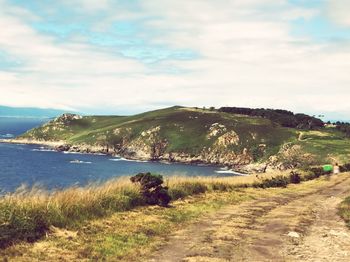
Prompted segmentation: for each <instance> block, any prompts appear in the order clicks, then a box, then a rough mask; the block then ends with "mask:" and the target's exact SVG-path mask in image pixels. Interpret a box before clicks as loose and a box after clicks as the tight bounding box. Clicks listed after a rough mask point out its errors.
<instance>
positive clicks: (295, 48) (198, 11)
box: [0, 0, 350, 113]
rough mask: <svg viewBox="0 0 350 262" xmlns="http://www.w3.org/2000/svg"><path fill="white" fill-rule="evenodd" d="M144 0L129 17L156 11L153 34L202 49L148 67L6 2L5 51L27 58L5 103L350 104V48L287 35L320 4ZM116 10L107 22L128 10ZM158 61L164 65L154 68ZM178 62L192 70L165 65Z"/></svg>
mask: <svg viewBox="0 0 350 262" xmlns="http://www.w3.org/2000/svg"><path fill="white" fill-rule="evenodd" d="M92 2H94V3H95V4H98V1H92ZM86 3H87V2H86ZM141 3H142V7H141V10H142V12H136V11H135V12H134V13H131V14H130V17H133V18H135V17H139V18H141V17H146V16H147V17H156V18H157V19H153V20H149V21H148V22H147V23H146V24H145V27H146V28H148V29H149V30H156V32H161V33H158V34H157V35H156V37H155V38H154V39H152V41H153V43H156V44H164V45H166V46H170V47H172V48H174V49H177V48H181V49H191V50H194V51H196V52H197V53H198V54H199V58H197V59H194V60H188V61H176V60H167V61H163V62H160V63H159V64H157V65H155V66H153V67H149V66H146V65H144V64H142V63H141V62H138V61H137V60H131V59H127V58H125V57H117V56H115V55H111V54H109V53H108V50H103V49H98V48H97V47H94V46H90V45H88V44H84V43H82V42H79V41H76V42H68V43H65V44H62V43H57V42H55V39H54V38H53V37H52V36H51V37H50V36H44V35H40V34H39V33H38V32H36V31H34V30H33V29H32V28H31V27H30V26H28V24H26V23H25V22H24V20H23V14H27V13H26V11H23V10H21V9H18V8H17V9H13V8H12V9H11V10H12V11H11V12H6V8H4V9H1V10H0V27H1V28H4V30H1V31H0V50H1V49H5V50H6V51H8V53H10V54H13V55H14V56H16V57H21V59H22V60H23V61H24V67H23V68H20V69H18V70H16V71H14V72H13V71H12V72H1V71H0V83H1V86H0V89H1V96H0V104H7V105H15V106H19V105H23V106H38V105H40V106H42V107H58V108H76V109H78V110H79V108H89V107H90V108H98V107H100V108H101V111H102V110H103V108H104V107H108V108H112V107H116V108H127V107H130V108H138V109H139V108H142V107H144V108H149V107H157V106H158V105H160V104H169V103H172V104H184V105H197V106H201V105H207V106H209V105H214V106H224V105H237V106H256V107H279V108H287V109H292V110H295V111H299V112H300V111H318V112H324V111H334V110H336V109H337V108H338V109H339V110H342V111H344V112H348V113H350V105H349V104H348V103H346V98H347V97H350V90H349V89H348V86H349V84H350V77H349V76H348V72H349V62H348V61H350V52H349V50H348V49H347V48H345V47H337V48H334V47H332V46H328V45H326V44H322V45H321V44H317V43H313V42H312V41H310V39H300V38H296V37H293V36H291V35H290V24H289V20H290V19H295V18H298V17H303V18H306V19H309V18H311V17H312V16H313V15H316V14H318V13H319V10H314V9H303V8H300V7H298V8H296V7H293V6H291V5H289V4H288V3H287V1H284V0H245V1H227V0H218V1H211V0H207V1H205V0H201V1H199V0H193V1H170V0H169V1H164V0H147V1H142V2H141ZM6 6H8V7H9V5H6ZM93 6H94V5H92V4H91V3H90V4H84V5H82V6H81V8H82V10H81V12H83V10H84V9H87V11H88V12H93V11H96V9H94V8H92V7H93ZM103 6H104V7H103ZM103 6H99V7H100V8H106V7H108V1H105V2H104V5H103ZM109 9H111V10H112V11H110V12H107V15H106V18H105V19H104V20H103V19H102V20H101V21H100V23H101V24H104V23H110V21H112V20H113V19H115V17H118V18H120V17H122V16H123V15H124V16H125V14H129V12H130V10H126V11H125V12H122V11H121V10H117V11H115V9H113V8H111V7H110V8H109ZM107 10H108V8H107ZM115 12H117V14H115ZM118 12H119V13H118ZM20 14H21V15H20ZM27 15H28V16H29V15H30V16H31V17H30V19H38V18H36V17H33V14H27ZM145 33H147V32H145ZM159 68H161V69H162V70H160V71H157V69H159ZM173 68H179V69H181V70H184V71H185V73H184V74H165V73H162V72H164V71H167V69H173Z"/></svg>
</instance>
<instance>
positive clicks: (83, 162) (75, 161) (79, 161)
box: [69, 160, 92, 164]
mask: <svg viewBox="0 0 350 262" xmlns="http://www.w3.org/2000/svg"><path fill="white" fill-rule="evenodd" d="M69 163H71V164H92V162H89V161H81V160H72V161H69Z"/></svg>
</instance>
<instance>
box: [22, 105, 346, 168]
mask: <svg viewBox="0 0 350 262" xmlns="http://www.w3.org/2000/svg"><path fill="white" fill-rule="evenodd" d="M18 139H26V140H29V141H32V142H41V143H45V142H49V141H61V142H62V145H61V146H60V147H58V149H60V150H70V151H80V152H103V153H109V154H115V155H120V156H124V157H127V158H131V159H152V160H166V161H179V162H186V163H207V164H221V165H229V166H244V165H248V164H253V163H254V164H259V163H260V164H263V165H265V164H269V165H270V166H273V167H279V168H288V167H294V166H297V165H302V164H308V165H309V164H316V163H320V162H329V161H331V160H332V158H335V159H336V160H335V161H339V162H345V161H346V158H347V157H348V156H349V155H350V149H348V148H350V147H349V145H350V140H348V139H346V138H345V137H344V134H343V133H341V132H340V131H337V130H336V129H335V128H328V129H327V128H320V129H318V130H299V129H295V128H287V127H283V126H282V125H281V124H279V123H277V122H275V121H272V120H270V119H267V118H263V117H260V116H248V115H243V114H234V113H231V112H230V113H228V112H222V111H217V110H203V109H197V108H185V107H171V108H166V109H162V110H156V111H151V112H146V113H143V114H138V115H134V116H84V117H82V116H78V115H73V114H64V115H62V116H60V117H58V118H56V119H55V120H53V121H51V122H49V123H47V124H45V125H43V126H41V127H39V128H35V129H32V130H30V131H28V132H27V133H25V134H23V135H22V136H20V137H18ZM263 165H262V166H263Z"/></svg>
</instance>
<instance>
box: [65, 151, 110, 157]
mask: <svg viewBox="0 0 350 262" xmlns="http://www.w3.org/2000/svg"><path fill="white" fill-rule="evenodd" d="M62 153H63V154H73V155H94V156H105V155H106V154H103V153H82V152H74V151H63V152H62Z"/></svg>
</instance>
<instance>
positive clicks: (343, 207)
mask: <svg viewBox="0 0 350 262" xmlns="http://www.w3.org/2000/svg"><path fill="white" fill-rule="evenodd" d="M339 215H340V216H341V217H342V218H343V219H344V221H345V222H346V224H347V226H348V227H349V228H350V196H349V197H347V198H346V199H345V200H344V201H343V202H342V203H341V204H340V205H339Z"/></svg>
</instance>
